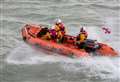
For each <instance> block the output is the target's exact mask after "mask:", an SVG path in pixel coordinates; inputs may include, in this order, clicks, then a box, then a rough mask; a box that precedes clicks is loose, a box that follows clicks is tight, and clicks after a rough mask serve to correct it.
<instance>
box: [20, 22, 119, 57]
mask: <svg viewBox="0 0 120 82" xmlns="http://www.w3.org/2000/svg"><path fill="white" fill-rule="evenodd" d="M45 27H46V26H44V25H33V24H26V25H25V26H24V27H23V28H22V30H21V33H22V37H23V40H24V41H25V42H27V43H29V44H31V45H35V46H39V47H40V48H43V49H45V50H50V51H53V52H57V53H60V54H62V55H65V56H69V57H86V56H90V53H96V55H99V56H117V55H118V54H117V52H116V51H115V50H114V49H113V48H112V47H110V46H108V45H107V44H103V43H99V42H97V41H95V40H91V39H87V40H86V45H87V47H86V48H85V49H80V48H78V47H77V45H76V43H75V40H76V37H74V36H70V35H65V36H64V39H63V43H57V42H55V41H53V40H43V39H42V38H41V37H39V36H38V34H40V33H41V30H42V29H43V28H45Z"/></svg>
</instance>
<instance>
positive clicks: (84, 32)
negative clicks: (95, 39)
mask: <svg viewBox="0 0 120 82" xmlns="http://www.w3.org/2000/svg"><path fill="white" fill-rule="evenodd" d="M80 34H84V35H85V37H86V38H87V37H88V33H87V32H86V31H83V32H81V33H80Z"/></svg>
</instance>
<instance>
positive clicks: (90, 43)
mask: <svg viewBox="0 0 120 82" xmlns="http://www.w3.org/2000/svg"><path fill="white" fill-rule="evenodd" d="M85 45H86V48H85V50H86V51H87V52H93V51H96V50H97V49H99V48H100V45H99V44H98V42H97V40H91V39H87V40H86V41H85Z"/></svg>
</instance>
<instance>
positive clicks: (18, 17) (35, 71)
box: [0, 0, 120, 82]
mask: <svg viewBox="0 0 120 82" xmlns="http://www.w3.org/2000/svg"><path fill="white" fill-rule="evenodd" d="M119 9H120V4H119V0H0V13H1V16H0V17H1V19H0V21H1V22H0V28H1V29H0V30H1V31H0V81H1V82H119V80H120V58H119V57H115V58H110V57H91V58H80V59H71V58H67V57H63V56H60V55H59V54H56V53H53V52H45V51H44V50H42V49H39V50H38V49H33V48H32V47H31V46H29V45H27V44H26V43H24V42H23V40H22V37H21V34H20V30H21V28H22V26H23V25H24V24H26V23H35V24H41V23H42V24H47V25H51V24H53V22H54V19H55V18H58V17H60V18H61V19H62V20H63V21H64V23H65V24H66V26H67V27H68V30H69V34H71V35H76V34H77V33H78V32H79V29H80V26H85V27H87V31H88V33H89V38H93V39H97V40H98V41H101V42H104V43H107V44H109V45H110V46H112V47H113V48H115V49H116V50H117V51H120V19H119ZM102 26H108V27H109V28H110V29H111V31H112V33H111V34H110V35H106V34H104V33H103V31H102V30H101V27H102Z"/></svg>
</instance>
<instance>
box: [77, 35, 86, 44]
mask: <svg viewBox="0 0 120 82" xmlns="http://www.w3.org/2000/svg"><path fill="white" fill-rule="evenodd" d="M86 39H87V38H86V35H85V34H84V33H80V34H79V35H78V36H77V41H80V43H82V42H84V41H85V40H86Z"/></svg>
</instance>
